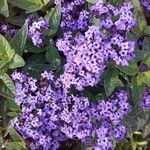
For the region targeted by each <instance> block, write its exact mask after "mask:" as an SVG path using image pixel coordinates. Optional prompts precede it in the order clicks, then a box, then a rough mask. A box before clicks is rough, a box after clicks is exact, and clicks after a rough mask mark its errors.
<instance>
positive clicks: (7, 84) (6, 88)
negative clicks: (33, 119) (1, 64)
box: [0, 74, 15, 100]
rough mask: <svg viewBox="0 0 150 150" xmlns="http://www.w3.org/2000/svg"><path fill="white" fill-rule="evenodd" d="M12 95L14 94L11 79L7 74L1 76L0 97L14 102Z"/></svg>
mask: <svg viewBox="0 0 150 150" xmlns="http://www.w3.org/2000/svg"><path fill="white" fill-rule="evenodd" d="M14 94H15V87H14V84H13V82H12V80H11V78H10V77H9V76H8V74H4V75H1V76H0V95H1V96H3V97H6V98H8V99H13V100H14V97H15V96H14Z"/></svg>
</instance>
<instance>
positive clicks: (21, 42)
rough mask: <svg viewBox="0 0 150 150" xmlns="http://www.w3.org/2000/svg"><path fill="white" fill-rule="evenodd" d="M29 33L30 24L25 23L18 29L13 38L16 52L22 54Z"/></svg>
mask: <svg viewBox="0 0 150 150" xmlns="http://www.w3.org/2000/svg"><path fill="white" fill-rule="evenodd" d="M27 34H28V24H27V23H25V24H24V25H23V27H22V28H21V29H20V30H19V31H18V33H17V34H16V35H15V36H14V37H13V39H12V40H11V48H13V49H14V50H15V52H16V53H17V54H18V55H20V56H22V54H23V49H24V46H25V43H26V39H27Z"/></svg>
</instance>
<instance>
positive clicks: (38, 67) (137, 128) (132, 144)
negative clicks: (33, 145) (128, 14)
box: [0, 0, 150, 150]
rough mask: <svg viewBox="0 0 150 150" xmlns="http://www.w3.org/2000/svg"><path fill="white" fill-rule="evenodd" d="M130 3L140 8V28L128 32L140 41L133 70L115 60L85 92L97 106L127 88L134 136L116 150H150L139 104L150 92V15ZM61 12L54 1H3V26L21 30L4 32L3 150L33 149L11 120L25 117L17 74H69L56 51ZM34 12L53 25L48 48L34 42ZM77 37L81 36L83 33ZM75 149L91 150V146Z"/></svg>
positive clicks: (0, 76)
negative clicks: (18, 100) (31, 33)
mask: <svg viewBox="0 0 150 150" xmlns="http://www.w3.org/2000/svg"><path fill="white" fill-rule="evenodd" d="M108 1H109V3H111V4H113V5H116V6H118V7H119V6H121V5H122V3H123V0H108ZM129 1H130V2H132V3H133V5H134V15H135V18H136V19H137V26H136V28H134V29H133V30H132V32H129V33H128V38H129V39H132V40H134V41H135V42H136V48H135V57H134V59H133V60H132V61H130V62H129V65H128V66H122V65H117V64H116V63H114V61H111V62H110V63H108V64H106V69H105V72H104V75H103V77H102V80H101V81H100V82H98V84H97V85H95V86H93V87H86V88H85V90H84V92H83V93H84V95H85V96H86V97H88V98H89V99H91V100H92V101H97V100H99V99H100V98H101V99H102V98H103V99H105V98H107V97H109V96H111V95H112V93H113V92H114V91H115V90H117V89H120V88H124V89H126V90H127V91H128V93H129V96H130V104H131V105H132V106H133V110H132V112H131V113H130V114H129V115H127V116H126V118H125V120H124V121H123V123H124V125H126V126H127V128H128V131H129V134H128V136H127V138H126V139H124V140H122V141H121V142H118V143H117V145H116V150H128V149H132V150H136V149H138V150H142V149H143V150H148V149H149V142H150V111H149V110H148V111H147V110H146V111H144V110H141V109H140V108H139V103H140V101H141V99H142V96H143V93H144V89H145V88H146V87H150V21H149V20H150V11H148V10H146V8H145V6H143V5H142V4H141V3H140V0H129ZM95 3H96V0H86V5H85V8H87V7H88V6H91V5H92V4H95ZM61 7H62V6H61V4H59V5H55V4H54V1H52V0H0V18H1V19H0V25H2V24H3V23H5V24H7V25H8V26H9V28H10V27H11V26H12V27H14V28H15V29H16V33H15V35H14V36H13V37H9V35H8V33H3V32H2V29H1V30H0V32H1V34H0V99H1V100H0V149H8V150H14V149H15V150H25V149H27V146H26V144H27V143H26V141H24V140H23V138H22V137H21V135H19V133H17V131H15V129H13V128H12V127H11V126H10V121H11V120H12V119H13V118H14V117H15V116H17V115H18V114H19V113H20V107H19V106H18V105H17V104H16V103H15V86H14V83H13V81H12V79H11V76H10V75H11V73H12V72H13V71H14V70H16V69H18V70H21V71H24V72H28V73H29V74H30V75H32V76H34V77H35V78H37V79H38V78H39V76H40V74H41V73H42V72H44V71H45V70H53V71H54V72H55V74H56V75H57V76H60V74H62V72H63V71H64V65H65V64H66V57H65V56H64V54H63V53H62V52H61V51H58V48H57V46H56V41H57V40H58V39H59V38H60V37H61V36H62V35H63V32H64V30H63V29H62V28H61V27H60V24H61ZM30 13H32V14H34V16H35V18H39V16H42V17H43V18H45V19H46V20H47V21H48V23H49V28H48V29H46V31H45V32H44V33H43V34H42V35H43V36H44V38H45V43H44V46H41V47H37V46H35V45H33V43H32V41H31V40H30V39H29V38H28V31H29V24H28V22H25V19H26V18H27V16H28V15H30ZM92 19H93V22H94V21H95V24H97V23H99V22H98V20H96V18H92ZM94 19H95V20H94ZM114 19H115V18H114ZM82 32H84V31H82ZM74 34H77V35H78V34H79V31H78V30H77V31H75V33H74ZM140 42H141V43H142V44H139V43H140ZM70 91H73V92H72V93H73V94H74V93H76V92H78V91H76V90H74V89H70ZM75 146H79V147H81V149H83V150H86V149H87V147H85V145H81V144H79V145H78V144H75ZM75 146H73V148H72V149H75V148H74V147H75Z"/></svg>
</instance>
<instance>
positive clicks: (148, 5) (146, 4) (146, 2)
mask: <svg viewBox="0 0 150 150" xmlns="http://www.w3.org/2000/svg"><path fill="white" fill-rule="evenodd" d="M140 2H141V4H142V5H143V6H144V7H145V8H146V9H147V10H148V11H150V1H149V0H140Z"/></svg>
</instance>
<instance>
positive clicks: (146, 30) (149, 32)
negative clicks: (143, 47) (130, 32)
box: [143, 26, 150, 36]
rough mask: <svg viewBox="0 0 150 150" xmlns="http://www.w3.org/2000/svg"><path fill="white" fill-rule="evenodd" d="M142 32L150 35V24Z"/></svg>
mask: <svg viewBox="0 0 150 150" xmlns="http://www.w3.org/2000/svg"><path fill="white" fill-rule="evenodd" d="M143 32H144V34H145V35H148V36H150V26H146V27H145V29H144V31H143Z"/></svg>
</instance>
